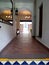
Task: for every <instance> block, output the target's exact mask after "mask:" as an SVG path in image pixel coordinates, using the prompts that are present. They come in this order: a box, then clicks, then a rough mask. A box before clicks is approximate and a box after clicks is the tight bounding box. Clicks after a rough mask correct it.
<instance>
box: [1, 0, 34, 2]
mask: <svg viewBox="0 0 49 65" xmlns="http://www.w3.org/2000/svg"><path fill="white" fill-rule="evenodd" d="M13 1H15V2H27V3H28V2H33V1H34V0H13ZM0 2H10V0H0Z"/></svg>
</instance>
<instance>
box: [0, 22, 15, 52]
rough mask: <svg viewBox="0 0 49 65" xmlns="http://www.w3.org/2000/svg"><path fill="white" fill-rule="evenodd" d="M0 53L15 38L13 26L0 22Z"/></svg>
mask: <svg viewBox="0 0 49 65" xmlns="http://www.w3.org/2000/svg"><path fill="white" fill-rule="evenodd" d="M0 26H1V28H0V51H2V50H3V48H4V47H5V46H6V45H7V44H8V43H9V42H10V41H11V40H12V39H13V38H14V37H15V33H14V31H13V26H11V25H7V24H4V23H1V22H0Z"/></svg>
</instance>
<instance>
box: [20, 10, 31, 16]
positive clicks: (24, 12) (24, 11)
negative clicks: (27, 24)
mask: <svg viewBox="0 0 49 65" xmlns="http://www.w3.org/2000/svg"><path fill="white" fill-rule="evenodd" d="M19 15H31V12H30V11H28V10H21V11H19Z"/></svg>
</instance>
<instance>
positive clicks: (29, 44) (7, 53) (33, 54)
mask: <svg viewBox="0 0 49 65" xmlns="http://www.w3.org/2000/svg"><path fill="white" fill-rule="evenodd" d="M1 57H2V58H48V57H49V51H48V50H47V49H46V48H45V47H44V46H42V45H41V44H40V43H39V42H37V40H35V39H34V38H32V37H31V35H30V34H20V35H18V36H17V37H16V38H14V39H13V40H12V41H11V43H10V44H8V45H7V46H6V48H4V50H3V51H2V52H1V53H0V58H1Z"/></svg>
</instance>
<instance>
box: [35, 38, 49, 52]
mask: <svg viewBox="0 0 49 65" xmlns="http://www.w3.org/2000/svg"><path fill="white" fill-rule="evenodd" d="M35 40H36V41H37V42H38V43H40V44H41V45H42V46H43V47H45V48H46V49H47V50H48V51H49V48H48V47H47V46H45V45H44V44H43V43H41V42H40V41H39V40H37V39H36V38H35Z"/></svg>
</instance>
